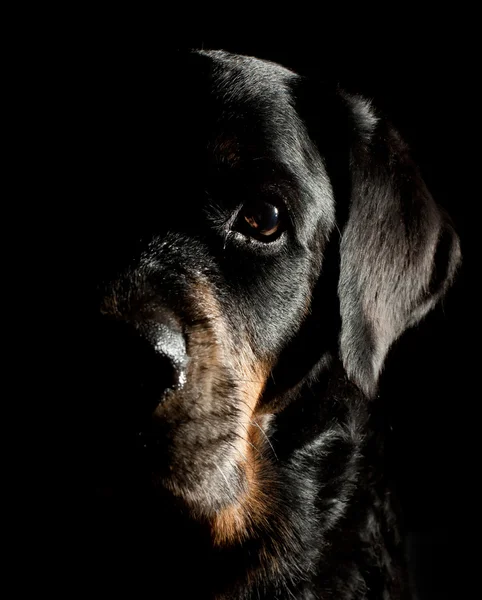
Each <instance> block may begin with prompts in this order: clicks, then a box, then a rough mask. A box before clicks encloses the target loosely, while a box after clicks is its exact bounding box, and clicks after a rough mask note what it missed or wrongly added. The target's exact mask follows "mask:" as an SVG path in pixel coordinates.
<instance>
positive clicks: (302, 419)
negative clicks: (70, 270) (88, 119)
mask: <svg viewBox="0 0 482 600" xmlns="http://www.w3.org/2000/svg"><path fill="white" fill-rule="evenodd" d="M167 62H168V63H169V64H163V65H162V81H163V82H165V85H164V87H163V88H162V91H161V92H159V90H158V87H156V86H157V85H158V84H157V83H156V81H157V78H156V77H155V76H154V75H153V74H152V73H149V76H147V74H146V73H145V72H144V73H143V77H145V79H143V80H142V81H141V82H140V83H139V82H137V83H139V86H137V83H136V82H134V83H133V82H132V81H130V82H129V81H124V82H123V83H122V89H119V90H118V96H119V98H120V99H121V100H119V99H117V100H116V102H112V103H111V104H109V105H108V106H107V105H106V106H105V107H104V112H103V113H102V114H103V115H108V117H107V118H108V119H110V122H111V128H110V129H109V130H108V132H107V133H106V131H107V130H105V129H103V130H100V131H99V132H98V135H99V137H98V140H100V141H98V143H99V144H100V145H102V140H103V139H104V138H103V137H102V136H103V135H105V139H107V138H109V140H110V141H109V143H110V147H114V146H116V148H117V155H118V156H122V157H123V160H124V162H123V163H122V164H123V165H125V167H124V168H123V170H122V172H121V171H119V173H117V175H118V176H119V178H120V179H121V180H122V182H126V183H125V185H124V183H123V184H122V185H120V186H119V193H118V194H116V197H115V198H114V199H113V200H109V202H107V203H106V206H107V208H106V210H105V211H104V212H102V211H101V210H100V209H99V210H98V212H97V214H96V226H97V230H96V235H92V238H91V239H90V243H91V247H92V248H94V249H95V252H94V251H93V252H94V254H95V265H94V266H93V269H92V273H91V276H92V282H93V284H94V285H93V287H92V289H93V290H94V292H93V295H92V298H94V299H95V301H94V303H93V304H92V305H91V308H92V312H91V313H90V314H91V315H92V320H91V323H92V325H91V329H89V332H90V336H91V337H90V339H91V351H90V355H89V363H88V369H87V370H86V373H87V374H86V377H87V378H89V381H90V382H91V384H90V388H89V389H90V393H89V394H88V400H87V401H86V406H87V408H86V409H85V410H84V411H83V412H84V414H85V415H86V416H85V420H86V433H85V444H84V447H83V449H82V458H83V460H84V461H85V465H88V466H86V467H85V472H86V473H87V474H88V478H89V486H90V487H89V489H91V490H92V491H93V493H92V496H90V495H89V501H88V502H86V505H85V511H86V514H88V515H89V517H88V519H86V522H88V523H89V532H90V533H89V536H90V537H89V540H90V547H89V552H88V553H87V554H86V555H85V556H84V557H83V558H82V560H81V562H82V569H83V573H84V575H85V574H87V573H88V574H90V575H91V576H92V578H93V580H96V581H97V580H100V579H102V580H103V581H104V583H106V585H108V586H110V587H111V588H112V586H113V585H114V584H116V585H117V584H118V585H119V586H120V587H122V586H124V584H125V581H126V577H127V576H128V574H130V575H132V576H133V580H134V581H135V582H136V585H138V586H141V585H142V586H146V590H147V591H148V593H149V594H150V595H154V594H156V596H158V597H165V598H196V599H203V598H206V599H208V598H211V599H217V600H220V599H244V600H247V599H251V598H256V599H275V598H278V599H281V598H283V599H284V598H286V599H288V598H293V599H294V598H298V599H304V600H308V599H315V598H317V599H323V600H327V599H336V600H355V599H356V600H362V599H365V600H369V599H370V600H381V599H384V600H389V599H390V600H398V599H402V598H408V597H409V593H410V592H409V589H408V587H409V586H408V576H407V572H406V568H405V562H404V556H403V545H402V539H401V533H400V528H399V516H398V507H397V503H396V498H395V496H394V493H393V488H392V481H391V476H390V473H389V472H388V468H386V465H385V457H384V447H385V443H386V438H387V430H388V426H387V422H386V420H385V417H384V411H385V405H386V400H387V399H385V398H380V397H379V394H378V391H377V390H378V385H379V378H380V374H381V372H382V369H383V366H384V362H385V360H386V357H387V354H388V352H389V350H390V348H391V347H392V345H393V344H394V343H395V341H396V340H397V339H399V338H400V336H401V335H402V334H403V332H404V331H406V330H407V329H408V328H410V327H413V326H414V325H416V324H417V323H418V322H419V321H420V320H421V319H422V318H423V317H424V316H425V315H426V314H427V313H428V312H429V311H430V310H431V309H432V308H433V307H434V306H435V304H436V303H437V302H438V301H439V300H440V299H441V298H442V297H443V295H444V294H445V292H446V290H447V289H448V287H449V286H450V284H451V282H452V280H453V278H454V275H455V273H456V270H457V267H458V265H459V263H460V260H461V258H460V256H461V253H460V247H459V240H458V237H457V234H456V233H455V231H454V229H453V227H452V225H451V223H450V220H449V218H448V217H447V216H446V215H445V214H444V213H443V212H442V211H441V209H439V208H438V206H437V205H436V204H435V202H434V200H433V199H432V197H431V195H430V193H429V191H428V190H427V188H426V186H425V184H424V182H423V180H422V178H421V175H420V173H419V171H418V169H417V167H416V165H415V164H414V162H413V160H412V158H411V156H410V152H409V149H408V147H407V145H406V144H405V142H404V141H403V140H402V139H401V137H400V135H399V134H398V133H397V131H396V130H395V129H394V128H393V127H392V125H391V124H390V123H389V122H388V121H387V120H386V119H385V118H384V117H383V116H382V115H381V114H380V113H379V112H378V111H377V110H376V109H375V108H374V107H373V106H372V105H371V103H370V102H369V101H367V100H366V99H364V98H362V97H359V96H356V95H353V94H348V93H346V92H344V91H343V90H340V89H338V88H334V87H331V86H329V85H327V84H323V83H321V82H316V81H311V80H309V79H307V78H304V77H302V76H299V75H297V74H295V73H294V72H292V71H290V70H288V69H286V68H284V67H282V66H279V65H277V64H274V63H270V62H267V61H264V60H259V59H256V58H251V57H245V56H238V55H233V54H230V53H227V52H224V51H190V52H186V53H184V52H179V53H178V54H176V56H175V57H174V58H173V59H172V60H170V61H167ZM154 80H156V81H154ZM146 81H148V83H146ZM128 89H129V90H130V96H129V98H132V97H136V102H135V104H134V105H133V106H135V110H132V111H131V112H129V110H131V108H132V106H131V105H130V104H129V102H128V101H126V100H125V98H126V96H123V92H125V91H126V90H128ZM132 90H134V91H132ZM122 98H124V100H123V103H122ZM119 102H121V104H119ZM119 106H121V107H122V108H119ZM101 120H102V119H99V122H100V121H101ZM114 131H115V136H116V137H115V139H114V140H113V139H112V137H111V135H110V134H111V133H112V132H114ZM126 132H128V133H126ZM134 162H135V164H136V167H135V169H134V167H133V166H132V164H133V163H134ZM106 189H107V194H105V196H108V197H109V198H110V196H109V190H108V187H107V186H106V188H104V189H103V190H101V194H100V195H103V194H104V191H105V190H106ZM96 578H99V579H96ZM114 582H115V583H114ZM139 589H140V588H139ZM139 593H140V592H138V594H139Z"/></svg>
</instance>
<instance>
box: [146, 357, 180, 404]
mask: <svg viewBox="0 0 482 600" xmlns="http://www.w3.org/2000/svg"><path fill="white" fill-rule="evenodd" d="M148 363H149V364H146V363H143V364H142V365H140V368H139V387H140V390H141V392H142V393H143V395H145V396H146V397H151V398H158V399H159V401H161V400H162V398H163V396H164V395H165V393H166V392H167V391H168V390H170V389H173V388H176V387H177V386H178V385H179V380H180V372H179V369H178V368H177V366H176V365H175V364H174V362H173V361H172V359H171V358H170V357H169V356H165V355H164V354H162V353H160V352H158V351H156V350H154V352H152V349H151V350H150V356H149V361H148Z"/></svg>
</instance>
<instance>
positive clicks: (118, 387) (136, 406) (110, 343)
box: [97, 315, 187, 416]
mask: <svg viewBox="0 0 482 600" xmlns="http://www.w3.org/2000/svg"><path fill="white" fill-rule="evenodd" d="M98 335H99V340H98V345H97V349H98V352H97V356H98V363H99V385H100V386H102V387H103V388H104V389H103V390H102V391H103V396H104V398H105V399H106V401H107V403H109V398H110V399H111V402H110V404H115V405H116V409H117V408H118V407H119V406H120V405H123V406H125V409H126V410H127V411H128V412H129V413H132V412H135V413H138V414H139V415H140V416H142V415H143V416H146V415H148V414H151V413H152V412H153V411H154V410H155V409H156V407H157V406H158V405H159V404H160V403H161V402H163V401H164V400H165V398H166V396H167V392H168V391H169V390H173V389H176V388H179V387H182V386H183V384H184V382H185V369H186V364H187V354H186V343H185V340H184V335H183V332H182V328H181V326H180V325H179V324H178V323H177V322H176V320H175V319H174V318H171V317H168V316H164V315H162V316H161V317H159V318H156V319H155V320H154V319H152V320H142V321H139V322H130V321H123V320H112V319H108V318H105V319H103V320H102V323H101V326H100V331H99V332H98Z"/></svg>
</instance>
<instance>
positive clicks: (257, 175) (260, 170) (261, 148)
mask: <svg viewBox="0 0 482 600" xmlns="http://www.w3.org/2000/svg"><path fill="white" fill-rule="evenodd" d="M181 61H183V66H182V67H180V68H178V69H177V78H176V81H177V85H176V86H174V87H175V89H174V94H173V99H174V100H173V103H172V107H173V110H174V112H175V114H176V118H175V119H174V120H173V123H174V124H175V128H174V138H175V139H173V141H172V144H173V145H177V147H178V148H179V152H180V153H181V154H182V157H183V163H182V168H183V169H184V168H185V166H186V165H187V170H188V171H189V172H190V173H191V174H192V179H193V180H194V179H196V175H197V176H198V177H199V179H201V180H202V179H203V178H204V175H205V173H210V174H212V173H213V172H214V173H219V172H222V173H223V174H227V176H228V178H232V179H233V180H234V178H236V177H237V176H238V175H239V174H241V176H242V179H243V182H244V183H246V182H247V181H249V180H252V181H253V182H257V181H259V182H262V183H269V182H270V181H273V182H276V183H279V182H281V185H283V184H284V183H286V184H288V187H290V188H291V190H293V195H292V198H293V201H294V202H297V198H302V199H303V202H302V204H303V206H304V207H305V208H307V209H308V208H309V212H312V210H314V212H315V213H316V214H313V215H312V219H313V220H314V221H317V220H318V219H319V216H320V213H323V214H324V217H326V218H324V220H325V221H326V223H327V228H328V229H329V224H331V221H332V216H331V213H332V206H331V204H332V196H331V188H330V184H329V180H328V177H327V176H326V173H325V170H324V166H323V162H322V159H321V157H320V155H319V154H318V151H317V150H316V147H315V145H314V144H313V143H312V141H311V139H310V137H309V135H308V132H307V130H306V128H305V125H304V123H303V120H302V118H301V116H300V115H299V114H298V111H297V108H296V98H295V94H294V88H295V87H296V82H297V81H298V80H299V76H298V75H296V74H295V73H293V72H292V71H289V70H288V69H286V68H284V67H282V66H280V65H277V64H274V63H271V62H267V61H263V60H259V59H256V58H251V57H245V56H238V55H232V54H229V53H226V52H224V51H207V52H205V51H196V52H192V53H190V54H189V55H187V56H184V57H182V59H181Z"/></svg>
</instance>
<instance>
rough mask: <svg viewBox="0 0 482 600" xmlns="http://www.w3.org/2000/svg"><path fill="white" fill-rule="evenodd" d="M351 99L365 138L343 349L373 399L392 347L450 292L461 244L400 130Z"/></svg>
mask: <svg viewBox="0 0 482 600" xmlns="http://www.w3.org/2000/svg"><path fill="white" fill-rule="evenodd" d="M344 100H345V102H346V103H347V105H348V107H349V108H350V109H351V113H352V115H353V123H354V126H355V128H356V129H357V130H358V136H357V138H356V139H354V140H353V144H352V148H351V153H350V154H351V156H350V171H351V194H350V204H349V212H348V220H347V222H346V225H345V227H344V230H343V234H342V239H341V245H340V255H341V259H340V279H339V284H338V294H339V299H340V313H341V321H342V328H341V336H340V353H341V358H342V361H343V365H344V367H345V369H346V372H347V374H348V376H349V377H350V378H351V379H352V380H353V381H354V382H355V383H357V384H358V385H359V387H361V388H362V389H363V391H364V392H365V394H367V395H368V396H373V395H374V394H375V392H376V388H377V383H378V378H379V374H380V371H381V369H382V367H383V363H384V360H385V357H386V355H387V352H388V350H389V348H390V346H391V345H392V344H393V342H394V341H395V340H396V339H397V338H398V337H399V336H400V335H401V334H402V333H403V332H404V331H405V330H406V329H407V328H408V327H411V326H413V325H415V324H416V323H418V322H419V321H420V319H422V317H424V316H425V315H426V313H427V312H428V311H429V310H430V309H431V308H433V307H434V305H435V304H436V302H437V301H438V300H439V299H440V298H441V297H442V295H443V294H444V293H445V291H446V289H447V287H448V285H449V284H450V282H451V280H452V278H453V275H454V272H455V270H456V268H457V265H458V264H459V262H460V246H459V240H458V237H457V235H456V233H455V232H454V230H453V228H452V226H451V224H450V222H449V220H448V218H447V217H446V216H445V215H444V214H443V213H442V211H441V210H440V209H439V208H438V206H437V205H436V204H435V202H434V200H433V198H432V196H431V195H430V193H429V191H428V190H427V187H426V186H425V183H424V181H423V180H422V178H421V176H420V173H419V171H418V169H417V167H416V166H415V164H414V163H413V161H412V159H411V157H410V155H409V152H408V149H407V147H406V145H405V143H404V142H403V141H402V140H401V138H400V136H399V135H398V133H397V132H396V131H395V130H394V129H393V128H392V127H391V126H390V125H389V124H388V123H387V122H386V121H384V120H382V119H380V118H378V117H377V115H376V114H375V112H374V111H373V109H372V108H371V106H370V105H369V104H368V103H367V102H366V101H364V100H363V99H361V98H358V97H350V96H345V97H344Z"/></svg>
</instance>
